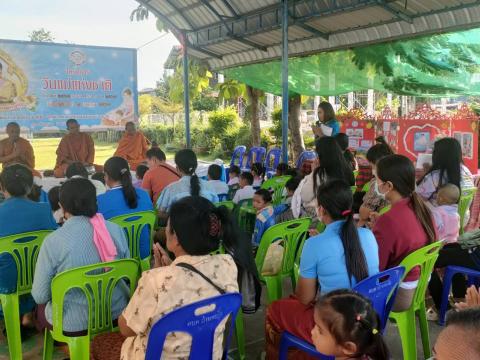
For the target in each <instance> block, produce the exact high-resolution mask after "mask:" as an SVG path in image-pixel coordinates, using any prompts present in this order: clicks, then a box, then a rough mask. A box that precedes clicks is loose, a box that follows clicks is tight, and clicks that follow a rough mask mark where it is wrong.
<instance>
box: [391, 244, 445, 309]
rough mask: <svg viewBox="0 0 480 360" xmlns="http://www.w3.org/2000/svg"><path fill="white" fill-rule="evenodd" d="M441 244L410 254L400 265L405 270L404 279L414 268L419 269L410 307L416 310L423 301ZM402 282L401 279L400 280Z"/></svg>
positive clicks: (431, 245)
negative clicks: (418, 276)
mask: <svg viewBox="0 0 480 360" xmlns="http://www.w3.org/2000/svg"><path fill="white" fill-rule="evenodd" d="M442 246H443V243H442V242H441V241H437V242H434V243H433V244H430V245H427V246H424V247H422V248H420V249H418V250H416V251H414V252H412V253H411V254H409V255H408V256H407V257H406V258H405V259H403V261H402V262H401V263H400V266H403V267H404V268H405V275H404V277H405V276H406V275H407V274H408V273H409V272H410V271H411V270H412V269H413V268H414V267H417V266H419V267H420V269H421V270H420V271H421V273H420V278H419V279H418V286H417V289H416V291H415V296H414V298H413V301H412V306H414V308H417V307H418V306H419V305H420V304H421V303H422V302H423V301H425V292H426V290H427V286H428V281H429V279H430V275H431V274H432V271H433V267H434V265H435V261H437V258H438V252H439V251H440V249H441V248H442ZM402 280H403V279H402Z"/></svg>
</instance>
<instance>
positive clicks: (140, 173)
mask: <svg viewBox="0 0 480 360" xmlns="http://www.w3.org/2000/svg"><path fill="white" fill-rule="evenodd" d="M147 171H148V166H147V165H143V164H140V165H138V166H137V170H136V171H135V173H136V175H137V178H139V179H143V177H144V176H145V173H146V172H147Z"/></svg>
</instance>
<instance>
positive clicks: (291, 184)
mask: <svg viewBox="0 0 480 360" xmlns="http://www.w3.org/2000/svg"><path fill="white" fill-rule="evenodd" d="M300 181H302V178H301V177H299V176H296V177H292V178H290V179H289V180H288V181H287V182H286V183H285V188H286V189H287V190H290V191H295V190H297V188H298V185H300Z"/></svg>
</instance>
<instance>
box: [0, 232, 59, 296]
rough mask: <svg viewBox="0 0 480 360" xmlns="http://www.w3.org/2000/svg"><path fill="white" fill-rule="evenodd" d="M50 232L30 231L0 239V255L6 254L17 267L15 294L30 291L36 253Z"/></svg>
mask: <svg viewBox="0 0 480 360" xmlns="http://www.w3.org/2000/svg"><path fill="white" fill-rule="evenodd" d="M50 233H52V231H51V230H41V231H32V232H27V233H22V234H15V235H10V236H5V237H2V238H0V254H2V253H8V254H10V255H11V256H12V257H13V260H14V261H15V265H16V267H17V292H16V293H17V294H18V295H23V294H28V293H30V292H31V291H32V284H33V275H34V274H35V265H36V264H37V258H38V253H39V252H40V247H41V245H42V243H43V240H44V239H45V237H46V236H47V235H48V234H50Z"/></svg>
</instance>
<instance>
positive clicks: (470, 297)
mask: <svg viewBox="0 0 480 360" xmlns="http://www.w3.org/2000/svg"><path fill="white" fill-rule="evenodd" d="M479 306H480V292H479V291H478V289H477V288H476V287H475V285H472V286H470V287H469V288H468V289H467V294H466V295H465V302H459V303H456V304H455V307H456V308H457V310H464V309H469V308H472V307H479Z"/></svg>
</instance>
